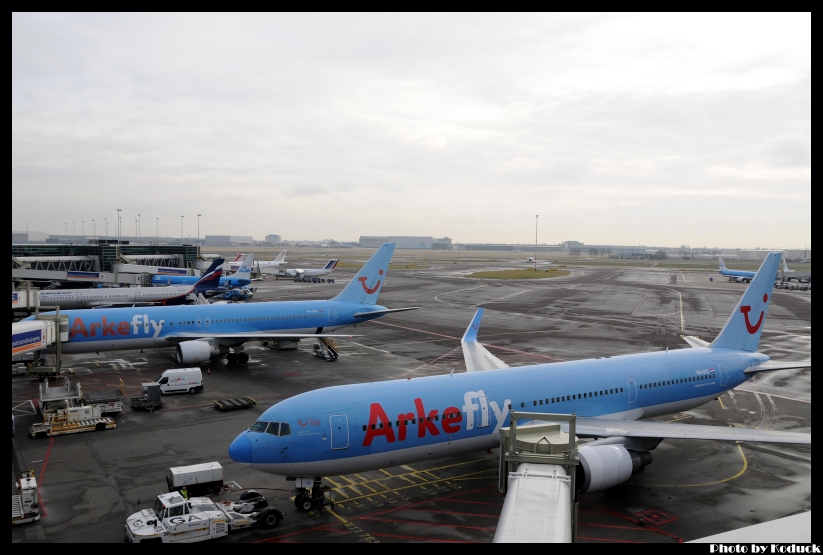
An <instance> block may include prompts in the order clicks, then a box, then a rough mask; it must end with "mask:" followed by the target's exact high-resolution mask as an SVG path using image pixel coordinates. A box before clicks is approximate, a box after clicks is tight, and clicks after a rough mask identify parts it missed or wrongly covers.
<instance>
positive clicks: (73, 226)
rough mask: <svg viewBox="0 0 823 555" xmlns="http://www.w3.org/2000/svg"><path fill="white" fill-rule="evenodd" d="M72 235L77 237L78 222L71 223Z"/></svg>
mask: <svg viewBox="0 0 823 555" xmlns="http://www.w3.org/2000/svg"><path fill="white" fill-rule="evenodd" d="M71 234H72V235H73V236H76V235H77V222H72V223H71Z"/></svg>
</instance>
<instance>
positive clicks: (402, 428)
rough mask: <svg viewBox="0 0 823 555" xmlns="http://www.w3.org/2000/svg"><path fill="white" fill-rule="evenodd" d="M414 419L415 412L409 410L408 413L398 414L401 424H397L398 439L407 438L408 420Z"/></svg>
mask: <svg viewBox="0 0 823 555" xmlns="http://www.w3.org/2000/svg"><path fill="white" fill-rule="evenodd" d="M412 420H414V413H411V412H407V413H406V414H398V415H397V421H398V422H399V424H398V425H397V440H398V441H403V440H404V439H406V422H407V421H408V422H411V421H412Z"/></svg>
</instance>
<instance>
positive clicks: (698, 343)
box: [683, 335, 709, 348]
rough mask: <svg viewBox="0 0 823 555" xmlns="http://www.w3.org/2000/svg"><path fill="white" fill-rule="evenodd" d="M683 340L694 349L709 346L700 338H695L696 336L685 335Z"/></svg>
mask: <svg viewBox="0 0 823 555" xmlns="http://www.w3.org/2000/svg"><path fill="white" fill-rule="evenodd" d="M683 340H684V341H685V342H686V343H688V344H689V345H691V346H692V347H695V348H700V347H708V346H709V342H708V341H703V340H702V339H700V338H699V337H695V336H694V335H684V336H683Z"/></svg>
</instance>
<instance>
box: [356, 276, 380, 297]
mask: <svg viewBox="0 0 823 555" xmlns="http://www.w3.org/2000/svg"><path fill="white" fill-rule="evenodd" d="M378 273H379V274H380V275H381V276H382V275H383V270H380V272H378ZM367 279H369V278H367V277H365V276H363V277H359V278H357V280H358V281H359V282H360V285H362V286H363V291H365V292H366V293H367V294H369V295H371V294H372V293H374V292H375V291H377V290H378V289H380V280H379V279H378V280H377V283H375V284H374V287H371V288H369V287H366V280H367Z"/></svg>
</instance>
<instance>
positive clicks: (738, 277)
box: [717, 253, 779, 283]
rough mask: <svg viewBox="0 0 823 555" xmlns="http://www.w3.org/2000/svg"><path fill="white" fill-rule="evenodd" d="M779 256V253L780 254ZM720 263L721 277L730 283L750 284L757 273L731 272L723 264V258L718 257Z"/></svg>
mask: <svg viewBox="0 0 823 555" xmlns="http://www.w3.org/2000/svg"><path fill="white" fill-rule="evenodd" d="M778 254H779V253H778ZM717 260H719V261H720V275H721V276H726V277H727V278H729V281H739V282H743V283H749V282H750V281H751V280H752V278H753V277H754V276H755V274H756V273H757V272H747V271H745V270H729V269H728V268H727V267H726V264H725V263H724V262H723V258H722V257H721V256H719V255H718V257H717Z"/></svg>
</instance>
